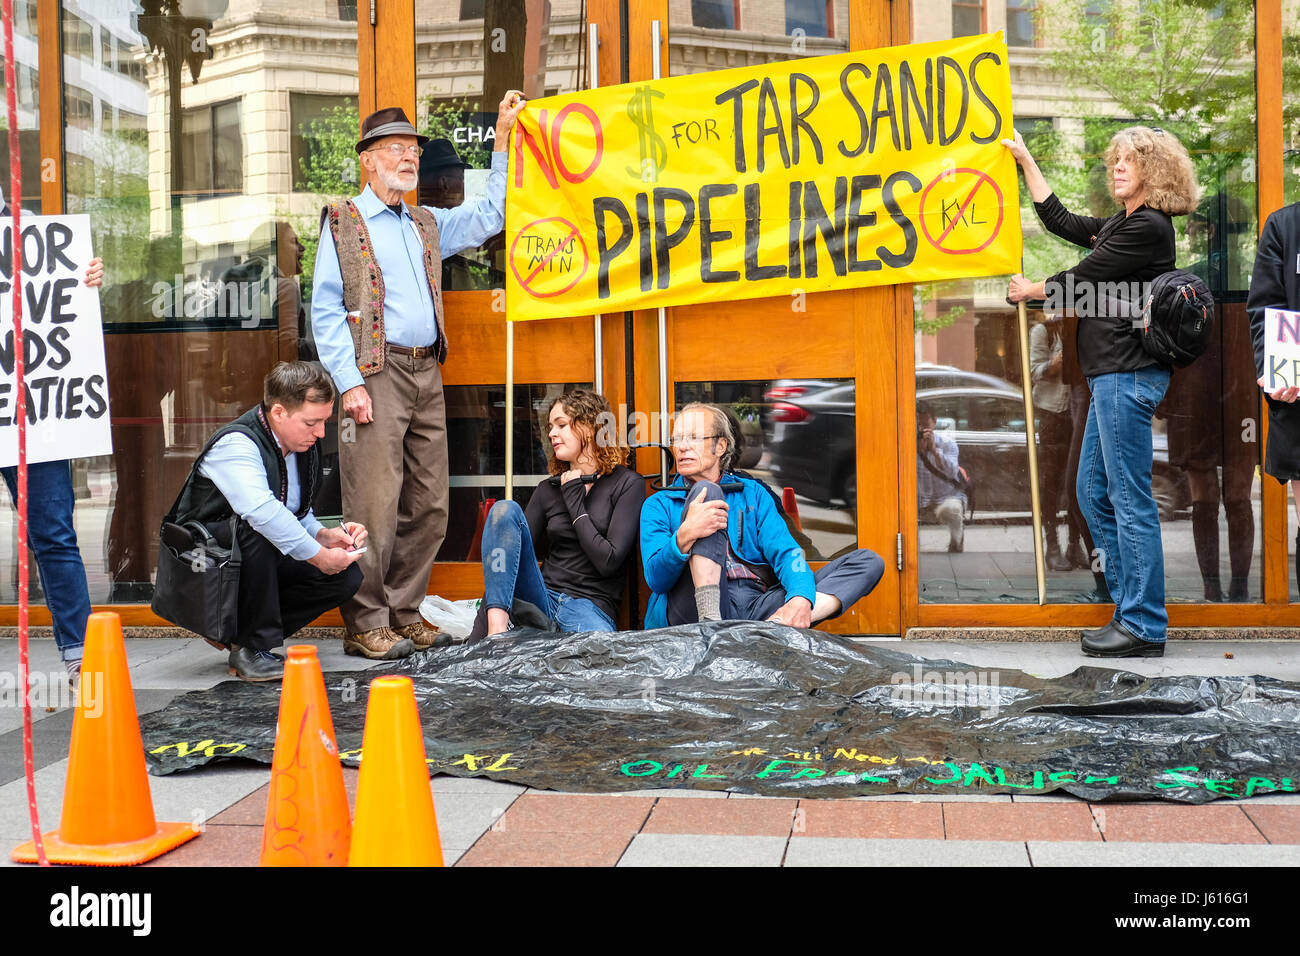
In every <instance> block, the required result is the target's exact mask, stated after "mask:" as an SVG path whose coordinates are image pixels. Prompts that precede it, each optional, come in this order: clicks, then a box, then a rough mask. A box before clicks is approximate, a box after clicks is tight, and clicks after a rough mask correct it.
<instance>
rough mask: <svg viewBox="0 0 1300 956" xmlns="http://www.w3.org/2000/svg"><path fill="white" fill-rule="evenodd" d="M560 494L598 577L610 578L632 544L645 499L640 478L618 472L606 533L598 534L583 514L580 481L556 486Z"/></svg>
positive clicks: (585, 507) (635, 537)
mask: <svg viewBox="0 0 1300 956" xmlns="http://www.w3.org/2000/svg"><path fill="white" fill-rule="evenodd" d="M592 493H593V494H594V489H593V492H592ZM560 494H561V496H562V497H563V498H564V504H565V507H567V508H568V509H569V517H570V518H571V520H572V521H573V530H574V532H575V533H576V534H577V535H578V544H579V545H580V546H581V547H582V551H583V553H584V554H585V555H586V556H587V559H588V560H589V561H590V562H591V563H592V564H593V565H595V567H596V570H597V571H598V572H600V576H601V577H604V578H610V577H613V576H614V575H615V574H617V573H618V572H619V570H620V569H622V567H623V566H624V564H625V563H626V562H627V559H628V555H630V554H631V553H632V548H633V547H634V546H635V545H636V541H637V528H638V525H639V523H640V515H641V505H642V503H643V502H644V501H645V486H644V484H643V483H642V481H641V479H640V478H638V477H637V476H636V475H635V474H631V473H626V474H624V475H622V477H621V480H620V481H619V484H618V487H617V488H615V490H614V492H613V501H614V510H613V514H612V515H611V516H610V519H609V534H608V535H602V534H601V533H600V532H599V531H598V530H597V529H596V525H595V523H594V522H592V520H591V516H590V515H588V514H587V502H586V498H587V495H586V494H585V493H584V492H583V485H582V482H581V481H576V480H575V481H569V482H565V483H564V484H562V485H560Z"/></svg>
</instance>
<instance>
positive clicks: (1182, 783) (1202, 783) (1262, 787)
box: [1154, 767, 1296, 799]
mask: <svg viewBox="0 0 1300 956" xmlns="http://www.w3.org/2000/svg"><path fill="white" fill-rule="evenodd" d="M1163 772H1164V773H1165V774H1168V775H1169V776H1170V777H1173V781H1172V782H1171V781H1169V780H1156V781H1154V785H1155V786H1156V787H1159V788H1160V789H1161V790H1172V789H1175V788H1178V787H1190V788H1192V789H1194V790H1195V789H1199V788H1201V787H1204V788H1205V789H1206V790H1208V791H1210V792H1211V793H1221V794H1223V795H1224V796H1228V797H1234V798H1236V799H1241V798H1242V797H1249V796H1250V795H1251V794H1253V793H1255V792H1256V791H1257V790H1258V791H1264V792H1268V791H1282V792H1284V793H1295V790H1296V788H1295V784H1294V783H1292V782H1291V778H1290V777H1283V778H1282V779H1281V780H1280V781H1279V782H1277V783H1274V782H1273V780H1272V779H1271V778H1269V777H1251V778H1249V779H1248V780H1247V781H1246V783H1245V791H1244V792H1243V791H1241V790H1239V789H1238V786H1240V782H1239V781H1238V779H1237V778H1236V777H1226V778H1222V779H1218V778H1208V777H1205V778H1199V779H1198V778H1196V777H1191V776H1188V775H1189V774H1193V773H1197V774H1199V773H1201V769H1200V768H1199V767H1174V768H1172V769H1170V770H1165V771H1163Z"/></svg>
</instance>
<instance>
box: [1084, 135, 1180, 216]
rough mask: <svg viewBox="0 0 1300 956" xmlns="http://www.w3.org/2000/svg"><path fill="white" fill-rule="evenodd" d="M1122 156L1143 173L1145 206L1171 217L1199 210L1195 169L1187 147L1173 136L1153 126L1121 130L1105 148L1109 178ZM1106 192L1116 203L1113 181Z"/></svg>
mask: <svg viewBox="0 0 1300 956" xmlns="http://www.w3.org/2000/svg"><path fill="white" fill-rule="evenodd" d="M1121 156H1128V157H1131V158H1132V160H1133V162H1134V163H1136V165H1137V167H1138V169H1139V170H1140V171H1141V173H1142V184H1143V186H1144V187H1145V188H1146V204H1147V205H1148V206H1150V207H1151V208H1152V209H1158V210H1160V211H1161V212H1163V213H1167V214H1168V215H1170V216H1182V215H1186V214H1187V213H1189V212H1192V211H1194V210H1195V209H1196V203H1197V200H1198V199H1199V198H1200V188H1199V187H1198V186H1197V183H1196V169H1195V167H1194V166H1192V158H1191V157H1190V156H1189V155H1187V147H1185V146H1184V145H1183V144H1182V143H1181V142H1179V140H1178V137H1177V136H1175V135H1174V134H1173V133H1170V132H1169V131H1167V130H1162V129H1155V128H1152V127H1150V126H1130V127H1128V128H1127V129H1122V130H1120V131H1119V132H1118V133H1116V134H1115V135H1114V136H1113V137H1111V141H1110V145H1109V146H1107V147H1106V157H1105V159H1106V174H1107V177H1109V176H1110V174H1111V173H1112V172H1113V171H1114V169H1115V164H1116V163H1117V162H1119V159H1120V157H1121ZM1106 189H1107V191H1108V192H1110V196H1111V198H1112V199H1115V181H1114V179H1110V180H1109V181H1108V182H1107V183H1106ZM1118 201H1119V200H1116V202H1118Z"/></svg>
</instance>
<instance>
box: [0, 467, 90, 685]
mask: <svg viewBox="0 0 1300 956" xmlns="http://www.w3.org/2000/svg"><path fill="white" fill-rule="evenodd" d="M0 471H3V472H4V478H5V484H7V485H8V486H9V494H10V496H11V497H12V498H13V500H14V502H15V503H17V501H18V469H17V468H0ZM74 503H75V499H74V498H73V494H72V464H71V462H67V461H43V462H40V463H38V464H34V465H30V464H29V465H28V466H27V542H28V544H29V546H30V547H31V549H32V551H33V552H34V553H35V554H36V567H37V568H38V569H39V571H40V575H41V587H42V588H43V589H44V591H45V603H46V605H47V606H48V607H49V609H50V617H51V618H52V619H53V622H54V643H55V644H57V645H58V648H59V656H60V657H62V658H63V660H65V661H75V660H81V653H82V650H83V649H84V647H85V641H86V619H87V618H88V617H90V589H89V588H88V587H87V586H86V566H85V565H84V564H83V563H82V561H81V551H80V550H79V549H78V548H77V529H76V528H75V527H74V526H73V523H72V507H73V504H74Z"/></svg>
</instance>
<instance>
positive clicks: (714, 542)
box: [668, 481, 885, 625]
mask: <svg viewBox="0 0 1300 956" xmlns="http://www.w3.org/2000/svg"><path fill="white" fill-rule="evenodd" d="M700 487H702V488H703V490H702V491H699V492H697V491H696V490H695V489H694V488H693V489H692V490H691V493H690V494H688V495H687V507H689V506H690V503H691V502H692V501H694V500H696V499H697V498H698V497H700V496H703V497H704V498H705V499H706V500H714V499H723V498H724V497H725V496H724V495H723V493H722V490H721V489H720V488H718V486H717V485H715V484H714V483H713V482H707V481H701V482H697V484H696V488H700ZM695 555H700V556H702V557H706V558H708V559H709V560H710V561H713V562H715V563H716V564H718V565H719V566H720V567H722V568H723V569H724V571H723V574H722V576H721V577H720V578H719V580H718V607H719V609H720V610H721V612H722V618H723V620H727V621H765V620H767V619H768V618H769V617H771V616H772V615H773V614H775V613H776V612H777V611H778V610H779V609H780V608H781V606H782V605H783V604H785V602H786V601H788V600H789V598H788V597H787V596H786V593H785V588H783V587H781V586H780V585H779V584H777V585H775V586H773V587H770V588H767V589H766V590H764V586H763V584H762V583H761V582H759V581H754V580H749V579H738V580H731V581H729V580H727V575H726V572H725V568H726V562H727V532H726V531H725V530H723V531H715V532H714V533H713V534H711V535H709V536H708V537H707V538H700V539H699V540H698V541H696V542H695V544H694V546H693V547H692V548H691V556H692V557H693V556H695ZM884 573H885V562H884V561H882V560H881V559H880V555H878V554H876V553H875V552H874V551H870V550H868V549H866V548H859V549H858V550H856V551H850V552H849V553H848V554H844V555H841V556H840V557H838V558H836V559H835V560H834V561H831V562H830V563H829V564H827V565H826V566H825V567H824V568H822V569H821V570H820V571H816V572H814V573H813V580H814V581H816V582H817V590H818V591H820V592H821V593H822V594H830V595H833V596H834V597H836V598H839V602H840V609H839V611H838V612H836V613H835V614H832V615H831V617H839V615H840V614H843V613H844V612H845V611H847V610H848V609H849V608H850V607H852V606H853V605H854V604H856V603H857V602H858V601H859V600H860V599H861V598H864V597H866V596H867V595H868V594H870V593H871V591H872V589H873V588H874V587H875V586H876V585H877V584H879V583H880V579H881V577H882V576H883V575H884ZM698 620H699V615H698V612H697V611H696V608H695V582H694V580H693V579H692V578H691V568H690V565H689V564H688V565H687V566H686V567H685V568H683V569H682V573H681V577H679V578H678V579H677V583H676V584H674V585H673V587H672V590H671V591H669V592H668V623H669V624H670V625H677V624H694V623H696V622H697V621H698ZM828 620H829V618H828Z"/></svg>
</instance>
